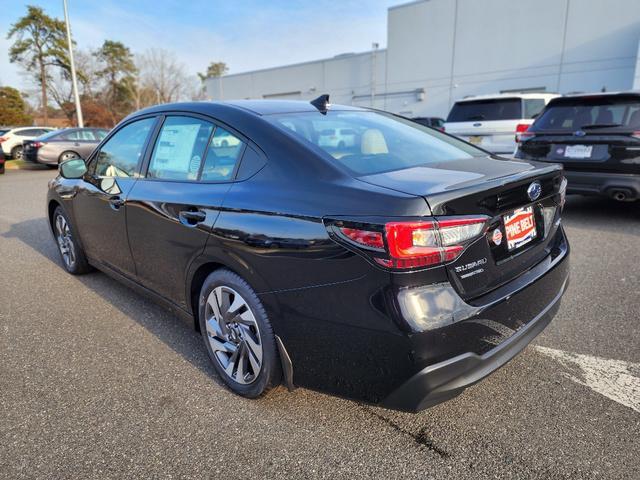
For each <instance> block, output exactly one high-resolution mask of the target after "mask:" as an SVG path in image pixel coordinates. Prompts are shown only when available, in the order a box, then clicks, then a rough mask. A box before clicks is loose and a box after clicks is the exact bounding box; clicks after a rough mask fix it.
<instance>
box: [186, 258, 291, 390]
mask: <svg viewBox="0 0 640 480" xmlns="http://www.w3.org/2000/svg"><path fill="white" fill-rule="evenodd" d="M231 307H233V310H231ZM230 312H235V315H234V314H232V313H230ZM198 319H199V324H200V331H201V332H202V338H203V340H204V343H205V346H206V349H207V353H208V354H209V358H210V359H211V362H212V363H213V367H214V368H215V370H216V372H217V373H218V375H219V376H220V378H221V379H222V380H223V381H224V383H225V384H226V385H227V386H228V387H229V388H230V389H231V390H232V391H233V392H235V393H237V394H239V395H242V396H243V397H247V398H257V397H259V396H261V395H263V394H265V393H267V392H268V391H269V390H271V389H272V388H273V387H275V386H277V385H279V384H280V381H281V379H282V368H281V365H280V361H279V356H278V352H277V347H276V341H275V336H274V333H273V328H272V327H271V323H270V322H269V319H268V317H267V313H266V311H265V309H264V307H263V305H262V302H260V299H259V298H258V296H257V295H256V293H255V291H254V290H253V289H252V288H251V286H249V284H248V283H247V282H246V281H245V280H244V279H243V278H242V277H240V276H239V275H237V274H236V273H234V272H232V271H230V270H227V269H220V270H216V271H214V272H213V273H211V274H210V275H209V276H208V277H207V278H206V279H205V281H204V283H203V284H202V288H201V289H200V296H199V301H198ZM256 365H259V368H257V367H256Z"/></svg>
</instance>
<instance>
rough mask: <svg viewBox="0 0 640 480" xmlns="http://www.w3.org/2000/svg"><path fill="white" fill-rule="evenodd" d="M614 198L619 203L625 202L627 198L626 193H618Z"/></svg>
mask: <svg viewBox="0 0 640 480" xmlns="http://www.w3.org/2000/svg"><path fill="white" fill-rule="evenodd" d="M613 198H614V199H616V200H618V201H619V202H624V201H625V200H626V198H627V196H626V195H625V194H624V192H616V193H614V194H613Z"/></svg>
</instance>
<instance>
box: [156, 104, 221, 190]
mask: <svg viewBox="0 0 640 480" xmlns="http://www.w3.org/2000/svg"><path fill="white" fill-rule="evenodd" d="M213 128H214V125H213V124H212V123H210V122H206V121H204V120H200V119H198V118H193V117H178V116H173V117H167V118H166V120H165V121H164V124H163V125H162V129H161V130H160V135H158V140H157V141H156V145H155V148H154V150H153V156H152V157H151V163H150V164H149V171H148V172H147V177H149V178H159V179H166V180H197V179H198V174H199V173H200V167H201V166H202V159H203V157H204V155H205V151H206V149H207V144H208V143H209V138H210V137H211V133H212V132H213Z"/></svg>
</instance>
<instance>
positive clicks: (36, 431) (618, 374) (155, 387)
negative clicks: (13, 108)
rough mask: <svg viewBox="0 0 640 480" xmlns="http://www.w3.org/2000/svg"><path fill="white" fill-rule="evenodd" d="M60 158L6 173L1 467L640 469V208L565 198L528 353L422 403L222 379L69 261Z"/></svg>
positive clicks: (24, 471) (126, 299)
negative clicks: (249, 390) (64, 261)
mask: <svg viewBox="0 0 640 480" xmlns="http://www.w3.org/2000/svg"><path fill="white" fill-rule="evenodd" d="M53 175H55V172H52V171H50V170H46V171H14V170H10V171H7V174H5V175H4V176H0V255H1V258H0V284H1V287H2V288H1V290H0V291H1V292H2V300H1V302H0V477H2V478H10V479H18V478H89V477H93V478H95V477H99V478H116V477H118V478H121V477H129V478H151V477H153V478H195V477H212V478H215V477H220V478H223V477H226V478H350V479H351V478H420V479H431V478H433V479H436V478H437V479H440V478H452V479H467V478H468V479H478V478H505V479H520V478H522V479H524V478H539V479H560V478H562V479H591V478H594V479H623V478H624V479H638V478H640V293H639V290H640V288H639V287H640V204H623V203H613V202H611V201H607V200H604V201H603V200H594V199H586V198H580V197H577V198H571V197H570V199H569V201H568V206H567V209H566V212H565V215H564V222H565V226H566V229H567V232H568V235H569V239H570V242H571V246H572V249H573V250H572V260H571V261H572V283H571V286H570V288H569V291H568V292H567V294H566V296H565V298H564V301H563V305H562V308H561V310H560V313H559V314H558V316H557V317H556V319H555V320H554V321H553V322H552V324H551V325H550V326H549V327H548V329H547V330H546V331H545V332H544V333H543V334H542V335H541V336H540V337H538V338H537V339H536V340H535V341H534V344H533V345H531V346H529V347H528V348H527V349H526V350H525V351H524V352H523V353H522V354H521V355H520V356H518V357H517V358H516V359H514V360H513V361H512V362H511V363H509V364H508V365H507V366H506V367H504V368H502V369H501V370H499V371H498V372H497V373H496V374H494V375H493V376H491V377H490V378H488V379H486V380H485V381H483V382H481V383H480V384H478V385H476V386H474V387H472V388H471V389H469V390H468V391H467V392H465V393H464V394H463V395H462V396H460V397H458V398H456V399H454V400H453V401H450V402H448V403H446V404H443V405H439V406H437V407H434V408H432V409H430V410H427V411H424V412H422V413H420V414H416V415H413V414H405V413H399V412H393V411H388V410H384V409H380V408H375V407H370V406H364V405H360V404H357V403H355V402H351V401H347V400H342V399H339V398H334V397H330V396H327V395H323V394H320V393H316V392H312V391H309V390H304V389H297V390H296V391H295V392H293V393H289V392H287V391H286V390H285V389H283V388H281V389H278V390H276V391H275V392H273V393H272V394H271V395H269V396H267V397H265V398H262V399H260V400H255V401H250V400H245V399H242V398H240V397H237V396H235V395H233V394H232V393H230V392H229V391H228V390H227V389H225V388H224V387H223V386H222V385H221V382H220V381H219V380H218V379H217V378H216V376H215V373H214V371H213V368H212V367H210V366H209V362H208V358H207V355H206V351H205V348H204V345H203V343H202V341H201V338H200V336H199V334H197V333H196V332H194V331H191V330H190V329H189V328H188V327H187V326H186V325H185V324H184V323H182V322H180V321H179V320H178V319H177V318H175V317H174V316H173V315H172V314H170V313H168V312H167V311H165V310H163V309H162V308H160V307H158V306H156V305H155V304H154V303H152V302H151V301H149V300H147V299H145V298H144V297H141V296H139V295H137V294H135V293H133V292H131V291H130V290H128V289H127V288H125V287H124V286H122V285H121V284H119V283H117V282H116V281H114V280H112V279H110V278H109V277H107V276H105V275H104V274H101V273H92V274H89V275H86V276H82V277H73V276H71V275H68V274H67V273H65V271H64V270H63V269H62V267H61V264H60V260H59V257H58V253H57V250H56V247H55V244H54V241H53V239H52V237H51V235H50V233H49V230H48V226H47V223H46V220H45V217H44V209H45V194H46V184H47V180H48V179H49V178H51V177H52V176H53Z"/></svg>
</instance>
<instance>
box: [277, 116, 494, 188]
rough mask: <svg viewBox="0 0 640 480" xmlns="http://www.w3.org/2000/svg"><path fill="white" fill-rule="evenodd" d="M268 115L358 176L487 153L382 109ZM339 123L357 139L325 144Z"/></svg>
mask: <svg viewBox="0 0 640 480" xmlns="http://www.w3.org/2000/svg"><path fill="white" fill-rule="evenodd" d="M268 119H269V120H271V121H272V122H274V123H275V124H276V125H278V126H281V127H282V129H286V130H291V125H292V124H293V125H295V129H294V130H293V131H294V132H295V134H296V135H299V136H300V138H302V139H304V141H306V142H310V143H311V144H313V145H315V146H317V147H319V148H321V149H322V150H324V151H325V152H327V153H328V154H329V155H331V156H332V157H333V159H334V160H335V161H336V162H338V163H339V164H341V165H343V166H345V167H347V168H348V169H349V170H351V171H353V172H354V173H355V174H356V175H369V174H375V173H379V172H384V171H390V170H399V169H402V168H411V167H416V166H419V165H429V164H432V163H443V162H447V161H451V160H455V159H461V158H471V157H472V156H481V155H484V153H483V152H482V151H481V150H478V149H476V148H474V147H471V146H469V145H467V144H465V143H463V142H461V141H458V140H456V139H454V138H451V137H448V136H446V135H444V134H441V133H440V132H438V131H436V130H432V129H429V128H425V127H422V126H420V125H418V124H417V123H415V122H412V121H410V120H404V119H400V118H397V117H393V116H391V115H387V114H382V113H376V112H329V113H327V115H321V114H319V113H292V114H282V115H272V116H269V117H268ZM336 123H339V124H342V125H344V126H346V127H347V128H349V129H351V130H353V131H354V132H356V135H355V139H354V140H353V141H352V142H349V143H348V144H347V145H343V146H338V145H336V144H335V142H334V144H331V143H329V142H326V141H325V137H324V136H323V135H322V134H323V132H324V131H325V130H326V129H327V127H329V126H332V125H335V124H336ZM302 132H304V133H302Z"/></svg>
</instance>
